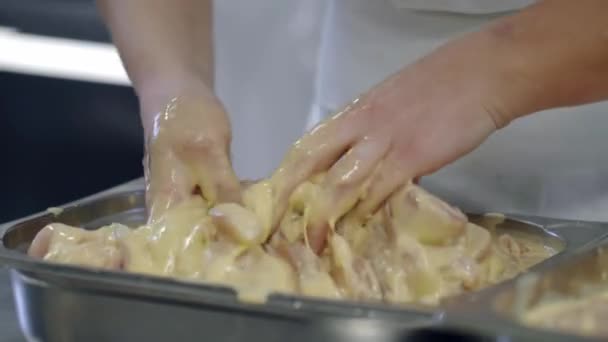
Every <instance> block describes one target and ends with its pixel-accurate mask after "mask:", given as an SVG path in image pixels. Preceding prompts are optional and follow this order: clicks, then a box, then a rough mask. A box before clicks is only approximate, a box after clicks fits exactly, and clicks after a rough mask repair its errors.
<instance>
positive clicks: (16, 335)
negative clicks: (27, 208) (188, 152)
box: [0, 179, 144, 342]
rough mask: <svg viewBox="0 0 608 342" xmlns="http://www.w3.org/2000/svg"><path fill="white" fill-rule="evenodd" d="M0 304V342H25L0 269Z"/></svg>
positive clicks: (137, 183) (138, 184)
mask: <svg viewBox="0 0 608 342" xmlns="http://www.w3.org/2000/svg"><path fill="white" fill-rule="evenodd" d="M143 185H144V183H143V179H136V180H134V181H131V182H128V183H126V184H122V185H119V186H117V187H114V188H112V189H109V190H106V191H103V192H101V193H98V194H95V195H92V196H91V197H98V196H103V195H107V194H110V193H113V192H121V191H129V190H136V189H143ZM10 224H11V222H9V223H7V225H10ZM0 303H1V304H0V341H1V342H23V341H25V338H24V337H23V335H22V334H21V329H20V328H19V323H18V321H17V314H16V312H15V306H14V303H13V294H12V289H11V285H10V281H9V277H8V270H7V269H5V268H1V269H0Z"/></svg>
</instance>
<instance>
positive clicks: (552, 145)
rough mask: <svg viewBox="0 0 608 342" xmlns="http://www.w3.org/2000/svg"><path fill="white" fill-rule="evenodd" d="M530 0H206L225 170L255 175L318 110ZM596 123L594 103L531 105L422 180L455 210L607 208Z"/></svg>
mask: <svg viewBox="0 0 608 342" xmlns="http://www.w3.org/2000/svg"><path fill="white" fill-rule="evenodd" d="M531 2H532V1H523V0H510V1H507V0H494V1H490V0H487V1H484V0H450V1H447V0H446V1H441V0H424V1H422V0H420V1H416V0H374V1H370V0H333V1H322V0H319V1H316V0H313V1H304V0H301V1H296V0H290V1H282V0H263V1H261V0H260V1H255V2H254V3H255V6H253V5H246V4H247V3H246V2H242V1H238V0H222V1H218V2H217V3H216V19H215V20H216V33H217V37H216V51H217V62H216V64H217V67H218V69H217V75H218V84H217V86H218V92H219V94H220V96H221V97H222V99H223V100H224V101H225V103H226V106H227V108H228V110H229V112H230V114H231V117H232V124H233V135H234V142H233V154H234V160H235V168H236V169H237V173H239V175H240V176H242V177H247V178H250V177H253V178H257V177H261V176H265V175H267V174H268V173H269V172H270V171H271V170H272V168H273V167H275V166H276V165H277V163H278V162H279V161H280V159H281V157H282V155H283V153H284V152H285V151H286V149H287V148H288V145H289V144H290V143H291V142H293V141H294V140H295V139H296V138H297V137H299V136H300V135H301V134H302V132H303V131H304V129H306V128H309V127H310V126H311V125H313V124H314V123H316V122H318V120H320V119H321V118H322V117H323V116H324V115H327V114H328V113H330V112H332V111H335V110H336V109H338V108H340V107H341V106H342V105H343V104H345V103H347V102H348V101H350V100H351V99H353V98H354V97H356V96H357V95H358V94H360V93H361V92H363V91H365V90H366V89H368V88H369V87H370V86H372V85H374V84H376V83H377V82H379V81H381V80H382V79H384V78H385V77H386V76H387V75H389V74H390V73H392V72H394V71H396V70H398V69H400V68H401V67H403V66H404V65H407V64H409V63H411V62H413V61H414V60H416V59H417V58H419V57H420V56H422V55H424V54H427V53H429V52H430V51H431V50H432V49H433V48H435V47H436V46H438V45H440V44H441V43H443V42H445V41H447V40H449V39H451V38H454V37H456V36H458V35H461V34H463V33H465V32H469V31H472V30H475V29H478V28H480V27H481V26H482V25H484V24H486V23H487V22H489V21H490V20H492V19H494V18H496V17H498V16H500V15H501V13H500V12H504V11H510V10H516V9H519V8H521V7H523V6H525V5H527V4H529V3H531ZM446 4H447V5H448V6H445V5H446ZM475 4H477V5H478V6H471V5H475ZM506 4H508V6H505V5H506ZM421 10H422V11H421ZM235 13H238V15H235ZM606 128H608V105H607V104H606V103H599V104H594V105H589V106H583V107H577V108H569V109H560V110H553V111H549V112H546V113H539V114H536V115H534V116H531V117H528V118H524V119H521V120H518V121H517V122H515V123H513V124H512V125H510V126H509V127H507V128H505V129H503V130H501V131H500V132H498V133H496V134H495V135H493V136H492V137H491V138H490V139H489V140H488V141H487V142H486V143H484V144H483V145H482V146H481V147H480V148H479V149H477V150H476V151H474V152H473V153H471V154H470V155H468V156H466V157H465V158H463V159H461V160H459V161H458V162H456V163H454V164H453V165H450V166H448V167H446V168H444V169H443V170H441V171H440V172H438V173H437V174H435V175H432V176H429V177H426V178H425V179H424V180H423V184H424V185H425V186H426V187H427V188H429V189H431V190H432V191H434V192H436V193H437V194H439V195H441V196H443V197H445V198H447V199H448V200H449V201H451V202H452V203H455V204H457V205H459V206H461V207H463V208H465V209H467V210H475V211H501V212H513V213H525V214H536V215H544V216H553V217H565V218H579V219H587V220H608V177H605V176H604V175H608V153H606V152H604V145H605V144H606V142H607V141H608V137H606V138H605V137H604V131H605V130H606Z"/></svg>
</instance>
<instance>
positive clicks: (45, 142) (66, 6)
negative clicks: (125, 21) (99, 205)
mask: <svg viewBox="0 0 608 342" xmlns="http://www.w3.org/2000/svg"><path fill="white" fill-rule="evenodd" d="M0 129H1V131H0V155H1V156H2V158H1V159H0V165H1V166H0V195H1V196H0V223H1V222H6V221H9V220H11V219H15V218H19V217H23V216H24V215H27V214H31V213H34V212H37V211H40V210H44V209H46V208H47V207H49V206H56V205H60V204H63V203H66V202H69V201H72V200H75V199H78V198H81V197H83V196H85V195H89V194H92V193H94V192H97V191H100V190H104V189H107V188H109V187H111V186H113V185H117V184H119V183H121V182H126V181H128V180H131V179H134V178H137V177H140V176H142V167H141V158H142V153H143V152H142V142H143V136H142V131H141V127H140V123H139V118H138V108H137V101H136V98H135V95H134V93H133V90H132V88H131V87H130V85H129V81H128V79H127V77H126V75H125V73H124V70H123V68H122V65H121V63H120V60H119V58H118V55H117V53H116V50H115V49H114V47H113V46H112V45H111V44H110V43H109V36H108V34H107V32H106V30H105V28H104V26H103V24H102V22H101V20H100V18H99V15H98V13H97V11H96V8H95V4H94V1H93V0H0Z"/></svg>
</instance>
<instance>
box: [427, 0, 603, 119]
mask: <svg viewBox="0 0 608 342" xmlns="http://www.w3.org/2000/svg"><path fill="white" fill-rule="evenodd" d="M607 18H608V1H605V0H580V1H571V0H545V1H542V2H540V3H538V4H537V5H534V6H531V7H529V8H527V9H525V10H523V11H521V12H520V13H517V14H515V15H512V16H509V17H506V18H503V19H500V20H498V21H496V22H494V23H491V24H490V25H489V26H488V27H486V28H485V29H483V30H481V31H478V32H474V33H472V34H469V35H466V36H464V37H462V38H460V39H456V40H454V41H452V42H450V43H448V44H447V45H445V46H443V47H441V48H440V49H439V50H437V51H435V53H433V54H431V55H429V56H427V57H426V58H424V59H423V60H421V61H420V63H419V64H421V65H426V66H429V65H432V66H431V67H430V68H426V69H429V70H437V69H439V70H443V71H444V73H451V74H460V75H461V76H460V77H456V79H466V80H467V81H468V82H470V83H471V85H470V86H471V87H477V88H478V91H479V92H480V94H481V95H482V96H484V97H485V98H486V101H487V102H486V103H485V105H486V106H488V107H489V108H488V110H489V111H490V112H492V114H493V115H494V119H495V121H496V123H497V126H503V125H505V124H507V123H508V122H509V121H511V120H513V119H515V118H517V117H520V116H523V115H527V114H530V113H533V112H536V111H540V110H544V109H549V108H555V107H561V106H573V105H579V104H584V103H589V102H594V101H599V100H603V99H608V19H607ZM438 65H439V68H437V66H438ZM465 74H466V76H465ZM443 77H449V76H443ZM458 86H466V85H464V84H459V85H458ZM482 87H483V88H484V89H483V90H481V88H482Z"/></svg>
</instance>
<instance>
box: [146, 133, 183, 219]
mask: <svg viewBox="0 0 608 342" xmlns="http://www.w3.org/2000/svg"><path fill="white" fill-rule="evenodd" d="M144 175H145V180H146V205H147V207H148V214H149V222H155V221H156V220H158V219H160V218H161V217H163V216H164V214H165V213H166V212H167V210H169V209H170V208H172V207H173V206H174V205H175V204H177V203H179V202H180V201H182V200H183V199H185V198H187V197H188V196H190V193H191V191H192V187H191V184H192V179H191V177H190V176H189V174H188V172H187V170H186V169H185V168H184V167H183V165H182V164H181V163H180V162H179V160H178V158H177V157H176V156H175V154H174V153H173V151H171V150H170V149H168V148H164V147H161V146H157V145H156V144H155V143H152V145H151V146H150V148H149V155H147V156H146V157H145V158H144Z"/></svg>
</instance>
